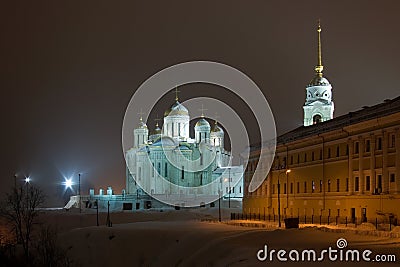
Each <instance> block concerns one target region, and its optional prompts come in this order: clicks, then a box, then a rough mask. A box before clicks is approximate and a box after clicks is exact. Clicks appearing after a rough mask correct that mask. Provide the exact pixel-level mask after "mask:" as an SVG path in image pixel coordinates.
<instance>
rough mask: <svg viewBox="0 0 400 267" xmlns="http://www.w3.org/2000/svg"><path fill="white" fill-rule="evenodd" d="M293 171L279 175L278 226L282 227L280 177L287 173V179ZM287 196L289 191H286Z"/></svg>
mask: <svg viewBox="0 0 400 267" xmlns="http://www.w3.org/2000/svg"><path fill="white" fill-rule="evenodd" d="M290 171H291V170H286V171H285V172H280V173H279V175H278V226H279V227H281V226H282V225H281V184H280V183H279V177H280V176H281V174H284V173H286V179H287V177H288V176H287V175H288V173H289V172H290ZM286 194H287V190H286Z"/></svg>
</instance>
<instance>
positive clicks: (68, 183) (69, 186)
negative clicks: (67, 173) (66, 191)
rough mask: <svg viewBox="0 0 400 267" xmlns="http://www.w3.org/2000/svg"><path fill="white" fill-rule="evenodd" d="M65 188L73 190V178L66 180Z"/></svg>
mask: <svg viewBox="0 0 400 267" xmlns="http://www.w3.org/2000/svg"><path fill="white" fill-rule="evenodd" d="M64 185H65V188H72V178H68V179H65V182H64Z"/></svg>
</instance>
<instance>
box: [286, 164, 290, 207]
mask: <svg viewBox="0 0 400 267" xmlns="http://www.w3.org/2000/svg"><path fill="white" fill-rule="evenodd" d="M290 172H291V170H290V169H289V170H286V209H288V208H289V173H290Z"/></svg>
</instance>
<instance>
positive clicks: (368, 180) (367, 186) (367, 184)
mask: <svg viewBox="0 0 400 267" xmlns="http://www.w3.org/2000/svg"><path fill="white" fill-rule="evenodd" d="M365 190H366V191H371V178H370V177H369V176H366V177H365Z"/></svg>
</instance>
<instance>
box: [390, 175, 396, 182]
mask: <svg viewBox="0 0 400 267" xmlns="http://www.w3.org/2000/svg"><path fill="white" fill-rule="evenodd" d="M395 181H396V179H395V176H394V173H391V174H390V182H391V183H394V182H395Z"/></svg>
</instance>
